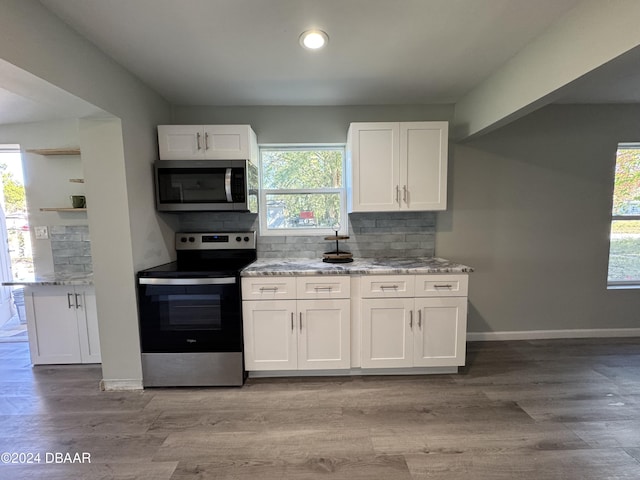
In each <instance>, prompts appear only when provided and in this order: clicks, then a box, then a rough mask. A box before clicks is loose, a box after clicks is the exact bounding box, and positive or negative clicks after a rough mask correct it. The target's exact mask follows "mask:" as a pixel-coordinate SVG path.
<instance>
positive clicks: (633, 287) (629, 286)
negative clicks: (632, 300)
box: [607, 283, 640, 290]
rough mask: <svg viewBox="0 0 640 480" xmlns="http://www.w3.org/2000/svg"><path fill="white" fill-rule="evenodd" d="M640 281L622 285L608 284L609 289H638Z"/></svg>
mask: <svg viewBox="0 0 640 480" xmlns="http://www.w3.org/2000/svg"><path fill="white" fill-rule="evenodd" d="M638 289H640V283H626V284H620V285H607V290H638Z"/></svg>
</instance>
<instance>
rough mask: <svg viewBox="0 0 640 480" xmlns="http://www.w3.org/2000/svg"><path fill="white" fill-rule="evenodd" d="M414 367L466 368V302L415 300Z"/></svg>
mask: <svg viewBox="0 0 640 480" xmlns="http://www.w3.org/2000/svg"><path fill="white" fill-rule="evenodd" d="M415 306H416V312H417V314H418V315H417V319H416V321H417V322H416V323H417V328H414V340H415V343H414V350H413V351H414V365H415V366H420V367H439V366H451V365H464V361H465V348H466V331H467V298H466V297H447V298H416V301H415Z"/></svg>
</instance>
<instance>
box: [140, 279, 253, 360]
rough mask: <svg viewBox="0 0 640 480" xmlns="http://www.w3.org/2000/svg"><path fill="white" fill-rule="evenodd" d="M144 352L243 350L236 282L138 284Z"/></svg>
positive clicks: (141, 336)
mask: <svg viewBox="0 0 640 480" xmlns="http://www.w3.org/2000/svg"><path fill="white" fill-rule="evenodd" d="M139 291H140V338H141V343H142V350H143V352H146V353H149V352H216V351H217V352H234V351H242V317H241V304H240V298H239V294H238V286H237V285H187V286H176V285H140V290H139Z"/></svg>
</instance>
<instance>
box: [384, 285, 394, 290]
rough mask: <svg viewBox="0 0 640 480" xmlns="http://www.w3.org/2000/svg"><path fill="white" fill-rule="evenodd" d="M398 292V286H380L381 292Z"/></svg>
mask: <svg viewBox="0 0 640 480" xmlns="http://www.w3.org/2000/svg"><path fill="white" fill-rule="evenodd" d="M388 289H391V290H398V285H380V290H388Z"/></svg>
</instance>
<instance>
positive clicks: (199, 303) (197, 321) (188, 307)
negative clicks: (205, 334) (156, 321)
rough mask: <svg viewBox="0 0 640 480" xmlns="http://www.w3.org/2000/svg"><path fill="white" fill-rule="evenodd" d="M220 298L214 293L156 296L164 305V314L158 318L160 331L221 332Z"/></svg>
mask: <svg viewBox="0 0 640 480" xmlns="http://www.w3.org/2000/svg"><path fill="white" fill-rule="evenodd" d="M220 297H221V296H220V295H219V294H215V293H212V294H209V295H195V294H194V295H189V294H186V293H176V294H169V295H158V298H157V301H158V302H160V303H163V304H165V305H166V309H164V310H165V312H166V314H165V315H162V317H161V318H160V329H161V330H162V331H165V332H185V331H196V332H197V331H218V332H219V331H222V306H221V298H220Z"/></svg>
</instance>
